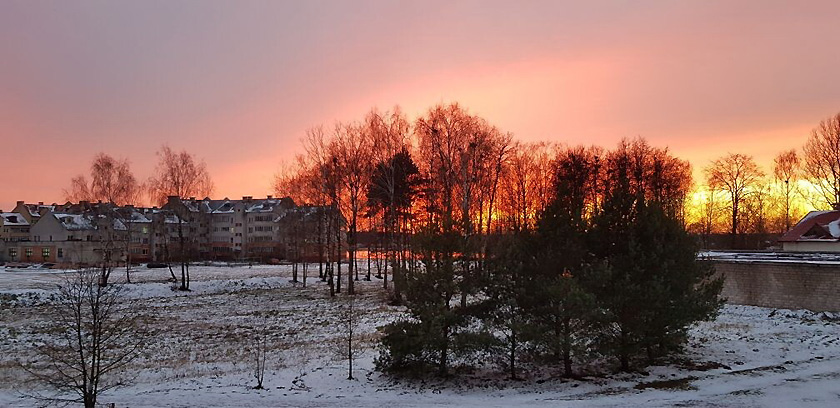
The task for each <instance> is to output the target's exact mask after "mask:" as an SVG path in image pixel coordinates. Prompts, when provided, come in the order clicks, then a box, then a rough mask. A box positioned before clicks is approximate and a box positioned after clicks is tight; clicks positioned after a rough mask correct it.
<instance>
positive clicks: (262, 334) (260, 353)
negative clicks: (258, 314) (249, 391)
mask: <svg viewBox="0 0 840 408" xmlns="http://www.w3.org/2000/svg"><path fill="white" fill-rule="evenodd" d="M255 337H256V338H255V339H254V345H255V347H254V378H255V379H256V380H257V385H256V386H255V387H254V389H256V390H261V389H263V380H265V362H266V355H267V350H268V348H267V347H266V343H267V341H268V315H264V316H263V321H262V324H261V326H260V327H259V328H258V329H257V330H256V333H255Z"/></svg>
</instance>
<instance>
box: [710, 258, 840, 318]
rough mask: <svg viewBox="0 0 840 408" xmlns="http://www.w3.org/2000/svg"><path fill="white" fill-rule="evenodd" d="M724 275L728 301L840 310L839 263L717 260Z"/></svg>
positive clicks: (719, 271)
mask: <svg viewBox="0 0 840 408" xmlns="http://www.w3.org/2000/svg"><path fill="white" fill-rule="evenodd" d="M714 264H715V268H716V270H717V273H720V274H723V275H724V276H725V282H724V285H723V293H722V295H723V297H725V298H726V299H727V301H728V302H729V303H733V304H740V305H753V306H764V307H775V308H782V309H809V310H812V311H817V312H821V311H834V312H836V311H840V265H833V264H817V263H785V262H762V261H754V262H744V261H740V262H737V261H722V260H717V261H714Z"/></svg>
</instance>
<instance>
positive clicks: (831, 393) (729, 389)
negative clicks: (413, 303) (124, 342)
mask: <svg viewBox="0 0 840 408" xmlns="http://www.w3.org/2000/svg"><path fill="white" fill-rule="evenodd" d="M176 272H177V271H176ZM309 273H310V275H315V276H316V278H312V277H310V279H309V281H308V284H307V287H306V288H304V287H302V285H301V284H300V283H297V284H293V283H291V282H290V275H291V272H290V267H289V266H253V267H248V266H238V267H224V266H195V267H192V268H191V275H192V284H191V286H192V289H193V290H192V291H191V292H178V291H173V290H172V289H171V288H170V285H171V284H170V283H168V282H166V279H167V278H168V277H169V272H168V271H167V270H166V269H145V268H139V269H136V270H135V271H134V272H133V273H132V282H135V283H132V284H129V285H126V287H127V292H126V293H127V294H128V297H129V298H131V299H133V300H134V301H137V302H140V303H141V304H142V315H143V316H142V318H143V319H144V321H145V322H146V324H147V326H148V327H150V330H151V332H152V333H153V340H152V341H151V342H150V343H149V345H148V346H147V348H146V349H145V352H144V355H143V357H142V358H140V359H139V360H137V361H136V362H134V363H133V365H132V366H131V372H132V374H133V375H135V376H136V378H135V379H134V382H133V385H131V386H129V387H127V388H122V389H118V390H114V391H112V392H109V393H107V394H104V395H102V396H101V397H100V402H102V403H109V402H113V403H115V404H116V406H117V407H126V406H128V407H160V406H171V407H188V406H215V407H221V406H224V407H237V406H239V407H245V406H271V407H275V406H302V407H310V406H311V407H315V406H342V407H343V406H395V407H411V406H425V405H437V406H441V405H443V406H481V407H496V406H498V407H502V406H516V405H542V406H587V407H620V406H622V407H623V406H699V407H719V406H720V407H724V406H725V407H730V406H739V407H766V406H769V407H790V406H798V407H808V406H813V407H822V406H840V322H838V320H837V319H836V316H835V315H832V314H816V313H811V312H808V311H789V310H773V309H766V308H759V307H750V306H736V305H728V306H726V307H725V308H724V309H723V311H722V313H721V315H720V316H719V318H718V319H717V320H715V321H713V322H707V323H702V324H700V325H698V326H697V327H695V328H693V329H692V331H691V339H690V343H689V346H688V348H687V350H686V353H685V356H684V358H683V359H681V360H680V361H679V362H677V363H676V364H673V365H670V366H656V367H649V368H647V369H646V373H634V374H613V373H610V372H605V373H603V374H602V375H593V376H589V377H585V378H584V379H582V380H564V379H561V378H559V377H558V376H557V371H555V370H554V369H540V370H530V371H529V372H527V373H526V374H525V376H526V377H527V379H526V380H525V381H509V380H505V379H504V374H502V373H500V372H499V370H498V369H496V368H494V367H492V366H488V367H485V369H483V370H479V371H476V372H472V373H464V374H461V375H459V376H456V377H454V378H453V379H449V380H443V379H436V378H427V379H425V380H416V381H407V380H402V381H396V380H393V379H391V378H389V377H387V376H384V375H382V374H380V373H378V372H376V371H374V370H373V366H374V364H373V360H374V358H375V357H376V356H377V354H378V352H377V351H376V350H375V344H376V338H377V327H379V326H382V325H383V324H385V323H387V322H389V321H392V320H393V319H395V318H398V317H399V316H400V315H401V313H402V310H401V309H400V308H396V307H392V306H387V305H385V302H384V298H385V294H384V291H383V290H382V289H381V281H379V280H376V279H374V281H373V282H364V281H361V282H358V286H357V291H358V292H359V296H358V298H357V300H356V302H355V305H354V307H355V308H356V309H357V310H360V311H362V312H361V321H360V324H359V338H360V339H361V342H362V343H363V344H364V345H365V346H366V348H367V350H366V352H365V353H364V354H363V355H362V356H361V357H359V360H358V361H357V362H356V369H355V376H356V379H355V380H348V379H347V365H346V361H345V360H343V359H342V358H341V357H340V356H338V355H337V353H336V352H335V350H336V349H338V348H339V347H338V342H339V341H341V338H342V333H343V330H342V324H341V321H340V318H339V313H338V312H337V310H338V309H339V307H344V306H345V305H346V304H347V302H346V299H347V298H346V297H345V296H343V295H341V296H339V297H338V298H336V299H330V297H329V294H328V292H327V288H326V285H325V284H324V283H322V282H320V281H319V280H318V279H317V270H314V272H313V270H312V269H310V272H309ZM114 274H115V275H114V276H113V278H114V279H115V280H117V281H119V280H122V279H124V273H120V271H115V272H114ZM62 276H63V275H62V273H61V272H56V271H45V270H30V269H26V270H9V269H5V270H4V269H0V306H2V307H0V406H4V407H5V406H9V407H28V406H33V405H36V402H35V401H33V400H31V399H25V398H21V394H22V393H25V392H27V391H26V390H27V388H26V387H27V384H25V383H23V382H22V381H21V378H22V375H21V372H20V371H19V369H17V368H16V367H15V364H14V362H15V360H16V359H20V358H25V357H26V356H27V355H28V354H29V353H30V343H31V339H32V338H34V336H37V335H39V334H38V333H39V330H43V329H44V327H45V323H44V321H45V319H44V310H45V306H44V302H46V301H47V295H48V294H49V293H50V292H51V291H53V290H54V288H55V285H56V283H58V282H59V281H60V280H61V279H62ZM137 282H139V283H137ZM345 284H346V282H345ZM266 312H270V313H272V316H273V317H271V318H270V320H267V321H266V320H264V318H263V317H260V316H261V314H264V313H266ZM266 322H267V325H268V330H269V332H270V333H272V334H273V337H272V338H271V339H270V341H269V350H270V351H269V355H268V360H269V361H268V370H267V372H266V378H265V386H266V388H267V389H265V390H254V389H252V387H253V386H254V385H255V380H254V379H253V377H252V376H251V372H252V366H253V364H252V360H253V359H252V357H251V356H252V354H251V353H252V351H251V349H250V344H251V340H252V339H253V337H254V333H255V332H257V331H259V330H261V327H262V326H264V325H266Z"/></svg>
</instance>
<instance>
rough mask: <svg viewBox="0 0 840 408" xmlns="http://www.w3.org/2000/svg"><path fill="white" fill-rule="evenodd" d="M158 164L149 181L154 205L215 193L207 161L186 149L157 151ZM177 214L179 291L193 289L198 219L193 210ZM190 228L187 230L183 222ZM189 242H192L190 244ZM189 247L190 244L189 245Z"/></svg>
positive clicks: (167, 147)
mask: <svg viewBox="0 0 840 408" xmlns="http://www.w3.org/2000/svg"><path fill="white" fill-rule="evenodd" d="M157 154H158V164H157V167H156V168H155V171H154V174H153V175H152V176H151V177H150V178H149V182H148V187H149V196H150V198H151V199H152V202H155V203H158V204H160V205H163V204H164V203H166V202H167V200H168V198H169V197H172V196H175V197H179V198H185V197H191V196H192V197H195V196H199V197H206V196H209V195H210V194H211V193H212V192H213V181H212V180H211V179H210V173H209V172H208V171H207V165H206V164H205V163H204V161H199V160H198V159H197V158H195V156H193V155H192V154H190V153H188V152H187V151H186V150H183V151H181V152H175V151H173V150H172V149H171V148H169V146H166V145H164V146H163V147H161V149H160V151H158V153H157ZM176 215H177V218H178V219H177V221H178V241H179V258H180V261H181V286H180V287H179V289H180V290H189V289H190V277H189V263H190V254H191V253H192V252H193V248H192V246H193V245H194V244H195V242H194V237H193V236H192V235H193V234H192V233H193V232H196V231H197V228H196V227H195V226H194V225H193V224H194V223H195V222H197V221H198V220H196V219H195V217H193V216H192V215H191V214H190V211H182V212H180V213H178V214H176ZM185 221H186V222H188V223H190V224H191V225H190V226H189V228H188V231H184V223H185ZM188 241H189V242H188ZM188 244H189V245H188Z"/></svg>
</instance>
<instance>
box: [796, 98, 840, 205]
mask: <svg viewBox="0 0 840 408" xmlns="http://www.w3.org/2000/svg"><path fill="white" fill-rule="evenodd" d="M803 162H804V163H803V164H804V165H803V171H804V174H805V177H806V178H807V179H808V180H809V181H810V182H811V184H813V185H814V188H815V189H816V190H817V192H818V193H819V196H820V199H821V200H820V201H821V203H820V204H822V205H825V206H828V207H829V208H838V206H840V113H838V114H836V115H834V116H832V117H830V118H828V119H825V120H823V121H821V122H820V124H819V125H817V127H816V128H814V129H813V130H812V131H811V136H810V137H809V138H808V141H807V142H806V143H805V147H804V148H803ZM815 205H819V204H817V203H815Z"/></svg>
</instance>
